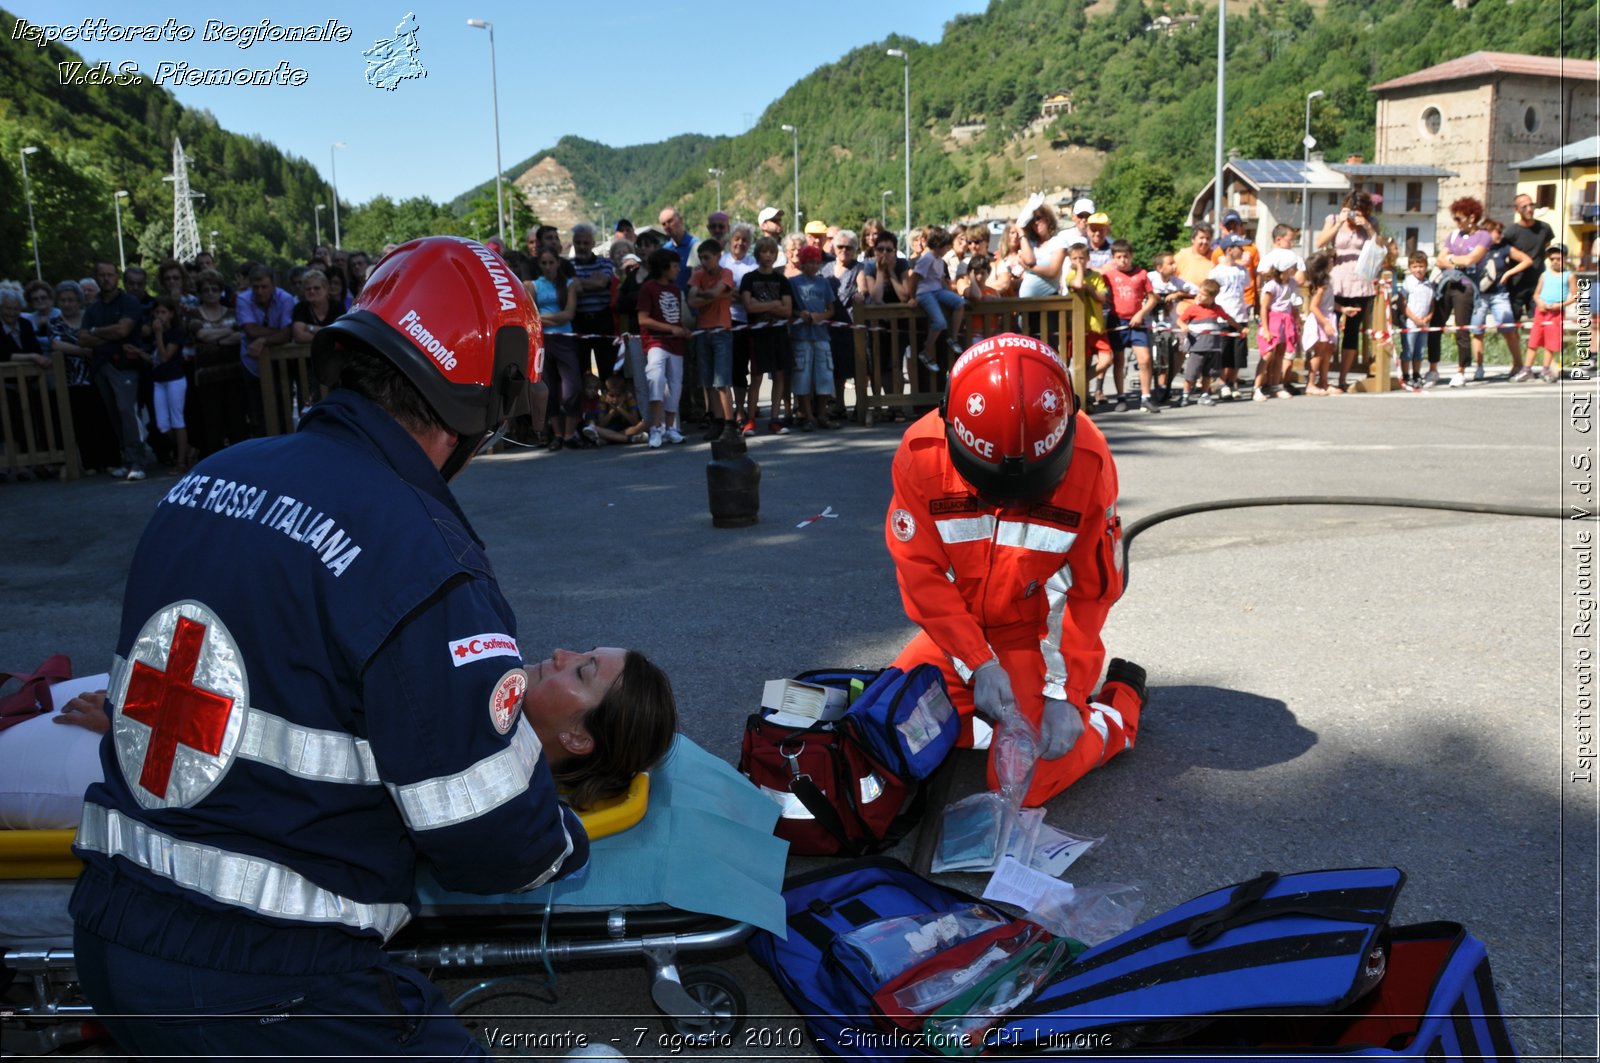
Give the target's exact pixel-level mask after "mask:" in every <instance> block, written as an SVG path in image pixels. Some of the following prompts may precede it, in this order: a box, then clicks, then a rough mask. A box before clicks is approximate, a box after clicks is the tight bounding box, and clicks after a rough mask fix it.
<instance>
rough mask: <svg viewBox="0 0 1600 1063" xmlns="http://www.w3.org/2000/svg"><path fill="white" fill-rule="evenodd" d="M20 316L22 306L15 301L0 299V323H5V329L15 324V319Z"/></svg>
mask: <svg viewBox="0 0 1600 1063" xmlns="http://www.w3.org/2000/svg"><path fill="white" fill-rule="evenodd" d="M21 316H22V305H21V304H20V303H18V302H17V301H16V300H15V299H11V298H6V299H0V321H3V322H5V326H6V328H11V327H12V326H13V325H15V324H16V323H17V318H19V317H21Z"/></svg>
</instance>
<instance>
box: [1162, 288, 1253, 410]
mask: <svg viewBox="0 0 1600 1063" xmlns="http://www.w3.org/2000/svg"><path fill="white" fill-rule="evenodd" d="M1220 291H1222V285H1220V284H1218V283H1217V282H1216V281H1214V280H1212V279H1211V278H1209V277H1207V278H1206V279H1205V280H1203V281H1201V282H1200V294H1199V295H1198V296H1197V297H1196V298H1195V300H1194V301H1193V302H1189V303H1184V304H1183V309H1182V310H1180V311H1178V325H1179V326H1180V327H1181V328H1183V329H1184V330H1186V331H1187V332H1188V333H1189V357H1188V358H1186V359H1184V363H1183V398H1182V399H1180V400H1179V402H1178V405H1179V406H1187V405H1189V393H1190V392H1191V391H1192V390H1193V389H1194V384H1195V381H1196V380H1198V379H1199V377H1200V372H1201V370H1202V369H1204V370H1205V372H1206V375H1207V376H1210V375H1213V374H1214V373H1215V372H1216V360H1217V354H1218V353H1219V352H1220V351H1221V350H1222V343H1223V340H1224V339H1225V337H1224V336H1223V335H1222V333H1224V332H1229V331H1233V332H1237V331H1241V330H1242V329H1243V326H1241V325H1240V324H1239V322H1237V321H1235V320H1234V318H1233V315H1232V314H1230V313H1228V312H1227V311H1226V310H1224V309H1222V307H1220V306H1218V305H1217V293H1218V292H1220ZM1215 402H1216V400H1215V399H1213V398H1212V397H1211V395H1210V393H1209V392H1205V391H1202V392H1201V393H1200V405H1201V406H1210V405H1212V404H1213V403H1215Z"/></svg>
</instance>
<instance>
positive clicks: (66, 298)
mask: <svg viewBox="0 0 1600 1063" xmlns="http://www.w3.org/2000/svg"><path fill="white" fill-rule="evenodd" d="M56 307H57V309H59V310H60V311H61V312H62V313H63V314H65V315H67V316H68V317H73V316H75V315H76V314H77V312H78V311H79V310H80V309H82V308H83V303H82V302H81V301H80V300H79V299H78V293H77V292H75V291H73V290H72V289H71V288H63V289H61V290H60V291H59V292H57V293H56Z"/></svg>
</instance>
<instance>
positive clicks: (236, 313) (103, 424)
mask: <svg viewBox="0 0 1600 1063" xmlns="http://www.w3.org/2000/svg"><path fill="white" fill-rule="evenodd" d="M369 262H370V260H369V258H368V256H367V255H365V254H363V253H362V252H359V251H350V252H345V251H340V252H337V253H335V252H332V251H330V250H329V249H328V248H326V247H318V248H316V249H315V250H314V251H313V253H312V254H311V256H309V258H308V261H307V262H306V264H305V265H303V266H297V267H295V268H294V269H292V270H290V271H289V272H288V275H287V276H286V277H285V278H284V281H285V283H286V284H287V285H288V287H287V288H285V287H280V286H279V284H278V280H277V278H276V275H275V274H274V273H273V271H272V270H271V269H269V268H267V267H266V266H263V265H259V264H257V263H249V262H247V263H244V264H243V265H241V266H240V267H239V269H238V270H237V272H236V273H235V275H234V276H233V277H232V278H231V279H230V278H227V277H225V276H224V275H223V274H222V273H220V272H219V271H218V270H217V269H216V266H215V262H214V260H213V257H212V256H211V255H210V254H209V253H206V252H202V253H201V254H199V255H197V256H196V257H195V259H194V261H192V262H187V263H181V262H177V261H175V260H172V259H168V260H167V261H164V262H162V263H161V264H160V265H159V266H158V267H157V268H156V270H155V280H156V287H155V289H154V290H152V288H151V286H150V280H151V277H150V274H149V272H147V271H146V270H145V269H144V268H143V267H141V266H137V265H134V266H129V267H127V268H126V269H124V270H121V271H120V272H119V270H118V268H117V267H116V265H114V264H113V263H111V262H105V261H102V262H97V263H95V265H94V270H93V272H92V274H91V275H90V276H88V277H84V278H82V279H79V280H74V279H72V278H67V279H65V280H61V281H59V282H57V283H55V284H50V283H48V282H46V281H42V280H35V281H31V282H29V283H28V284H26V285H22V284H19V283H16V282H12V281H7V282H0V361H13V362H24V363H29V364H33V365H37V366H40V367H42V368H48V367H50V366H52V364H53V362H54V360H57V359H59V360H60V362H61V365H62V368H63V370H64V372H65V377H66V384H67V398H68V408H69V409H70V411H71V416H72V427H73V434H74V437H75V440H76V445H77V448H78V458H79V463H80V466H81V468H82V469H83V471H84V473H85V474H86V475H97V474H102V473H104V474H106V475H109V476H111V477H113V478H116V479H128V480H142V479H144V478H145V475H146V467H147V466H150V465H152V464H155V463H160V464H162V465H165V466H166V467H168V468H169V469H171V470H173V471H175V472H183V471H185V470H187V469H188V468H189V467H190V466H192V465H193V464H194V462H195V461H197V460H199V458H201V457H203V456H204V455H206V454H209V453H211V452H213V451H215V450H219V449H221V448H222V447H225V446H227V445H229V444H230V443H235V442H238V441H240V440H243V439H247V438H250V437H251V436H254V435H260V434H262V433H263V432H264V431H265V425H264V423H263V413H262V401H261V388H260V386H259V383H258V381H259V373H260V367H259V360H260V358H261V356H262V355H263V353H264V352H265V351H266V349H267V348H268V347H273V346H281V345H284V344H289V343H309V342H310V341H311V337H312V336H314V335H315V334H316V332H317V330H319V329H321V328H322V327H324V326H325V325H327V324H328V323H329V322H331V321H333V320H334V319H335V318H337V317H338V316H339V315H340V314H343V313H344V312H345V311H346V310H348V309H349V307H350V303H351V300H352V299H353V298H354V297H355V296H356V295H357V294H359V292H360V290H361V284H362V282H363V281H364V280H365V278H366V275H367V271H368V268H369ZM42 399H43V396H41V395H39V394H37V393H36V394H35V395H34V396H33V401H32V402H30V403H27V404H26V405H27V406H28V407H29V410H30V411H32V412H33V433H32V437H31V438H26V437H24V438H19V439H18V441H17V445H18V447H19V449H20V450H22V451H24V453H22V454H19V455H17V457H18V458H19V459H20V460H19V464H20V465H21V467H22V475H23V476H24V477H29V476H34V475H51V474H53V473H54V472H55V470H54V468H52V467H51V466H49V465H47V464H43V463H30V462H28V461H26V460H25V459H26V457H27V453H26V452H29V451H42V450H43V449H44V447H45V442H46V437H45V432H44V425H43V424H41V423H40V421H41V420H42V417H41V411H42V412H43V416H49V415H50V412H52V410H53V408H52V406H51V404H50V403H48V402H46V401H42ZM23 400H24V395H23V394H22V391H21V389H20V387H19V386H18V385H17V384H16V383H15V382H10V381H8V386H7V394H6V401H7V403H8V405H9V407H10V414H11V416H10V420H11V423H12V425H13V426H19V427H15V428H14V429H13V430H14V431H15V432H16V433H17V434H18V435H19V437H20V436H24V435H25V434H24V433H23V431H22V429H21V427H20V425H22V423H23V418H22V414H23V407H24V405H25V404H24V401H23ZM56 427H57V429H58V430H59V426H56Z"/></svg>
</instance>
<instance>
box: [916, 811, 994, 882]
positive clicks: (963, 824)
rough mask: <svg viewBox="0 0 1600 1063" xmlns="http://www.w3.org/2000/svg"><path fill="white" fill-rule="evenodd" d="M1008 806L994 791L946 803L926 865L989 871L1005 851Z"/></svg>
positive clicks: (938, 868) (936, 870) (940, 869)
mask: <svg viewBox="0 0 1600 1063" xmlns="http://www.w3.org/2000/svg"><path fill="white" fill-rule="evenodd" d="M1010 826H1011V806H1010V805H1009V804H1007V803H1006V800H1005V798H1003V797H1001V796H1000V795H999V794H997V793H991V792H988V791H985V792H984V793H981V794H973V795H971V796H970V797H963V798H962V799H961V800H959V801H956V802H954V803H953V804H950V805H946V806H945V810H944V815H943V816H942V817H941V818H940V820H939V842H938V844H937V845H936V846H934V851H933V860H932V862H931V863H930V865H929V869H930V870H931V871H932V872H933V873H934V874H936V875H937V874H941V873H943V872H947V871H991V870H993V869H994V866H995V864H997V863H998V862H999V861H1000V855H1001V854H1002V853H1003V852H1005V846H1006V832H1007V831H1008V830H1009V829H1010Z"/></svg>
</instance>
